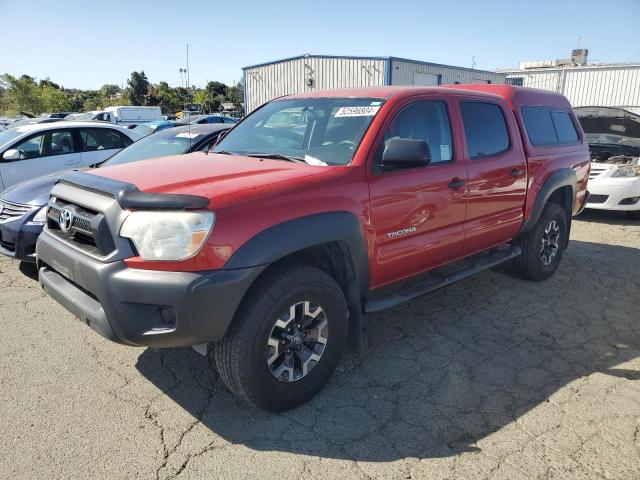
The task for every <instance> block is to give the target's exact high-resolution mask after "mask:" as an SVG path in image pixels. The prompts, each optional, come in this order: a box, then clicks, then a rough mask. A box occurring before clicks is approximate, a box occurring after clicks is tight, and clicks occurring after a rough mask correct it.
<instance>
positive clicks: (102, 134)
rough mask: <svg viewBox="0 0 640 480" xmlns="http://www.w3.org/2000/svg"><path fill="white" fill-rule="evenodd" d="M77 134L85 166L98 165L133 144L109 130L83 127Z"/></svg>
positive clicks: (120, 134) (127, 138)
mask: <svg viewBox="0 0 640 480" xmlns="http://www.w3.org/2000/svg"><path fill="white" fill-rule="evenodd" d="M78 134H79V142H80V145H81V148H82V164H83V165H85V166H91V165H95V164H96V163H100V162H102V161H104V160H106V159H107V158H109V157H111V156H112V155H114V154H116V153H117V152H119V151H120V150H122V149H123V148H125V147H128V146H129V145H131V144H132V143H133V141H132V140H131V139H130V138H129V137H127V136H126V135H125V134H123V133H120V132H118V131H116V130H114V129H111V128H92V127H85V128H80V129H78Z"/></svg>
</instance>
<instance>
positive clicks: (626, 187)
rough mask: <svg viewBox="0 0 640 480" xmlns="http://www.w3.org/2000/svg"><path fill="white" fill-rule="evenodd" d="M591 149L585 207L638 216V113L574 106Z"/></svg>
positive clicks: (639, 199) (639, 214)
mask: <svg viewBox="0 0 640 480" xmlns="http://www.w3.org/2000/svg"><path fill="white" fill-rule="evenodd" d="M575 112H576V115H577V116H578V120H579V121H580V124H581V125H582V128H583V130H584V132H585V133H586V135H587V141H588V142H589V151H590V153H591V174H590V175H589V183H588V185H587V190H589V200H588V201H587V208H593V209H598V210H617V211H622V212H626V213H627V215H628V216H629V217H631V218H637V219H640V115H636V114H635V113H633V112H629V111H626V110H622V109H620V108H613V107H578V108H576V109H575Z"/></svg>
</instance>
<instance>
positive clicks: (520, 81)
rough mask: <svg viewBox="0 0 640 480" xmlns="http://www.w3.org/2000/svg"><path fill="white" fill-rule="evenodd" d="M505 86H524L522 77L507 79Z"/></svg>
mask: <svg viewBox="0 0 640 480" xmlns="http://www.w3.org/2000/svg"><path fill="white" fill-rule="evenodd" d="M507 85H514V86H516V87H522V86H523V85H524V77H509V78H507Z"/></svg>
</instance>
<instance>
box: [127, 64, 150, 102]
mask: <svg viewBox="0 0 640 480" xmlns="http://www.w3.org/2000/svg"><path fill="white" fill-rule="evenodd" d="M127 85H128V86H129V88H128V89H127V96H128V98H129V100H131V104H132V105H144V104H145V103H146V101H147V95H148V92H149V80H147V76H146V75H145V74H144V70H141V71H140V72H131V78H130V79H129V80H128V81H127Z"/></svg>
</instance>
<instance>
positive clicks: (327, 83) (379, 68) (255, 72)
mask: <svg viewBox="0 0 640 480" xmlns="http://www.w3.org/2000/svg"><path fill="white" fill-rule="evenodd" d="M384 63H385V62H384V60H379V59H353V58H322V57H307V58H301V59H295V60H287V61H283V62H278V63H272V64H268V65H262V66H259V67H255V68H248V69H246V70H245V82H246V96H247V98H246V111H247V113H249V112H251V111H252V110H255V109H256V108H258V107H259V106H260V105H262V104H263V103H265V102H268V101H269V100H271V99H273V98H276V97H280V96H282V95H291V94H294V93H300V92H311V91H315V90H329V89H334V88H347V87H365V86H376V85H384V73H385V72H384ZM309 79H311V80H312V84H311V85H308V80H309Z"/></svg>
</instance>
